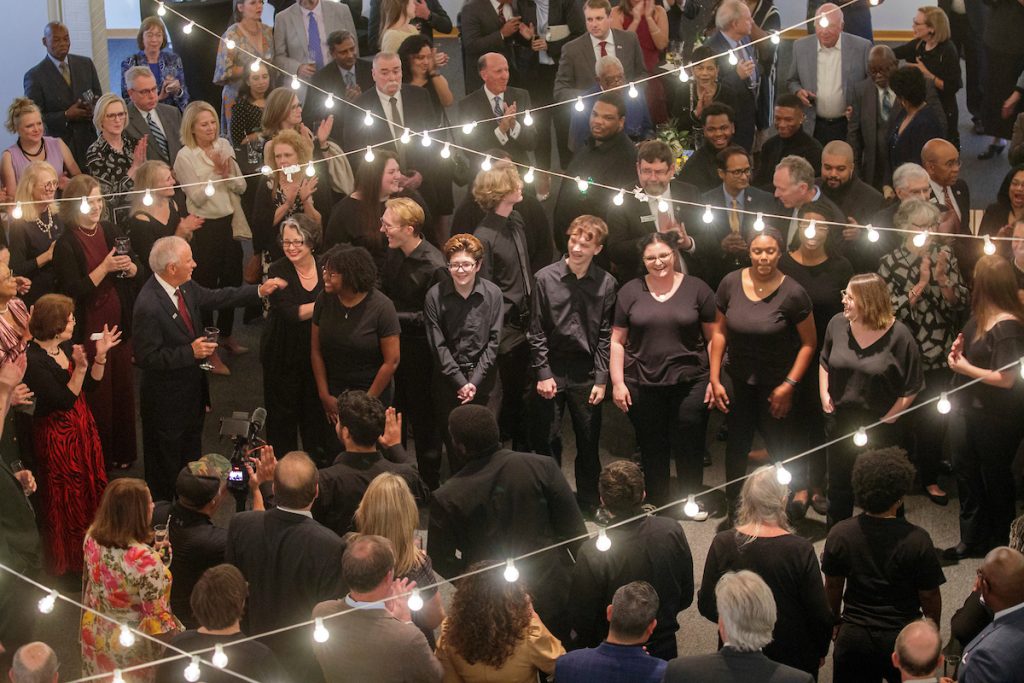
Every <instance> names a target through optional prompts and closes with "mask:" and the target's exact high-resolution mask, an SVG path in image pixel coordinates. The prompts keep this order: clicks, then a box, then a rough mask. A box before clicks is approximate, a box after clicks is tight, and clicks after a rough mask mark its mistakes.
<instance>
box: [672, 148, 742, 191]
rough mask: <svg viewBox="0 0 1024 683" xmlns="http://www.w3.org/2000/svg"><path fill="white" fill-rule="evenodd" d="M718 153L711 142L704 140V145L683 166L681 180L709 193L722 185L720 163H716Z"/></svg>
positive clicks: (680, 173)
mask: <svg viewBox="0 0 1024 683" xmlns="http://www.w3.org/2000/svg"><path fill="white" fill-rule="evenodd" d="M730 144H732V143H730ZM718 152H719V150H717V149H715V148H714V147H712V145H711V143H710V142H708V141H707V140H704V145H703V146H702V147H701V148H700V149H698V150H697V151H696V152H694V153H693V154H692V155H691V156H690V158H689V159H687V160H686V163H685V164H683V170H681V171H680V172H679V176H678V177H679V179H680V180H681V181H683V182H684V183H689V184H690V185H693V186H694V187H696V188H697V189H698V190H700V191H701V192H707V191H708V190H710V189H711V188H713V187H717V186H718V185H720V184H721V183H722V179H721V178H719V177H718V162H717V161H715V157H716V156H717V155H718Z"/></svg>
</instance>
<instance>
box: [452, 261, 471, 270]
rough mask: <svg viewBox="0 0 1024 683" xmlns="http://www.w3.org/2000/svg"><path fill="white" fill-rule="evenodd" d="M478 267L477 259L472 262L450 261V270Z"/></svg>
mask: <svg viewBox="0 0 1024 683" xmlns="http://www.w3.org/2000/svg"><path fill="white" fill-rule="evenodd" d="M474 268H476V261H473V262H471V263H449V264H448V270H454V271H456V272H459V273H463V272H466V271H470V270H473V269H474Z"/></svg>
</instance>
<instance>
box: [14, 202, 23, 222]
mask: <svg viewBox="0 0 1024 683" xmlns="http://www.w3.org/2000/svg"><path fill="white" fill-rule="evenodd" d="M22 215H23V212H22V210H21V202H18V203H17V204H15V205H14V210H13V211H11V216H13V217H14V220H16V221H20V220H21V217H22Z"/></svg>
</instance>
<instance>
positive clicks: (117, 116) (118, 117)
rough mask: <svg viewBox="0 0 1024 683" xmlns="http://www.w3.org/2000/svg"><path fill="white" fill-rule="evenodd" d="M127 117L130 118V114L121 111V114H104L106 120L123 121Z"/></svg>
mask: <svg viewBox="0 0 1024 683" xmlns="http://www.w3.org/2000/svg"><path fill="white" fill-rule="evenodd" d="M126 116H128V112H124V111H119V112H114V113H113V114H104V115H103V118H105V119H123V118H124V117H126Z"/></svg>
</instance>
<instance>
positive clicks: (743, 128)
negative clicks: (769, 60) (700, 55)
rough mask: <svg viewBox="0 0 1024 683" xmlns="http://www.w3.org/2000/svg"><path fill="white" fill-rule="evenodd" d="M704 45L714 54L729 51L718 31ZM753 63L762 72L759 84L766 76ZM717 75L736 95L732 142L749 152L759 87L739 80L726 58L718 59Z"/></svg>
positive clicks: (752, 142)
mask: <svg viewBox="0 0 1024 683" xmlns="http://www.w3.org/2000/svg"><path fill="white" fill-rule="evenodd" d="M704 44H705V45H707V46H708V47H709V48H711V49H712V50H714V52H715V54H721V53H725V52H727V51H728V50H730V49H731V48H730V46H729V41H728V40H726V39H725V36H723V35H722V34H721V33H720V32H719V31H715V32H714V33H713V34H712V35H711V37H709V38H708V39H707V40H706V41H704ZM749 49H750V51H751V52H753V53H754V54H755V55H756V54H757V46H756V45H751V46H750V47H749ZM754 61H755V63H756V64H757V68H758V70H759V72H762V73H759V76H760V78H761V81H759V84H760V83H761V82H763V79H764V78H766V77H767V76H768V75H767V74H765V73H763V69H762V67H761V64H760V63H759V62H758V61H757V58H756V57H755V60H754ZM718 73H719V74H721V80H722V82H723V83H725V84H727V85H728V86H729V88H731V89H732V91H733V92H734V93H735V94H736V97H737V98H739V102H738V105H739V106H737V107H734V109H735V110H736V137H735V139H734V140H733V142H734V143H735V144H737V145H740V146H742V147H743V148H744V149H747V150H749V149H751V148H752V147H753V146H754V132H755V128H756V127H757V124H756V119H757V102H758V92H759V91H760V86H759V88H758V90H753V89H751V87H750V79H749V78H740V76H739V74H737V73H736V67H735V66H733V65H732V64H730V63H729V58H728V57H727V56H726V57H719V58H718Z"/></svg>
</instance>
